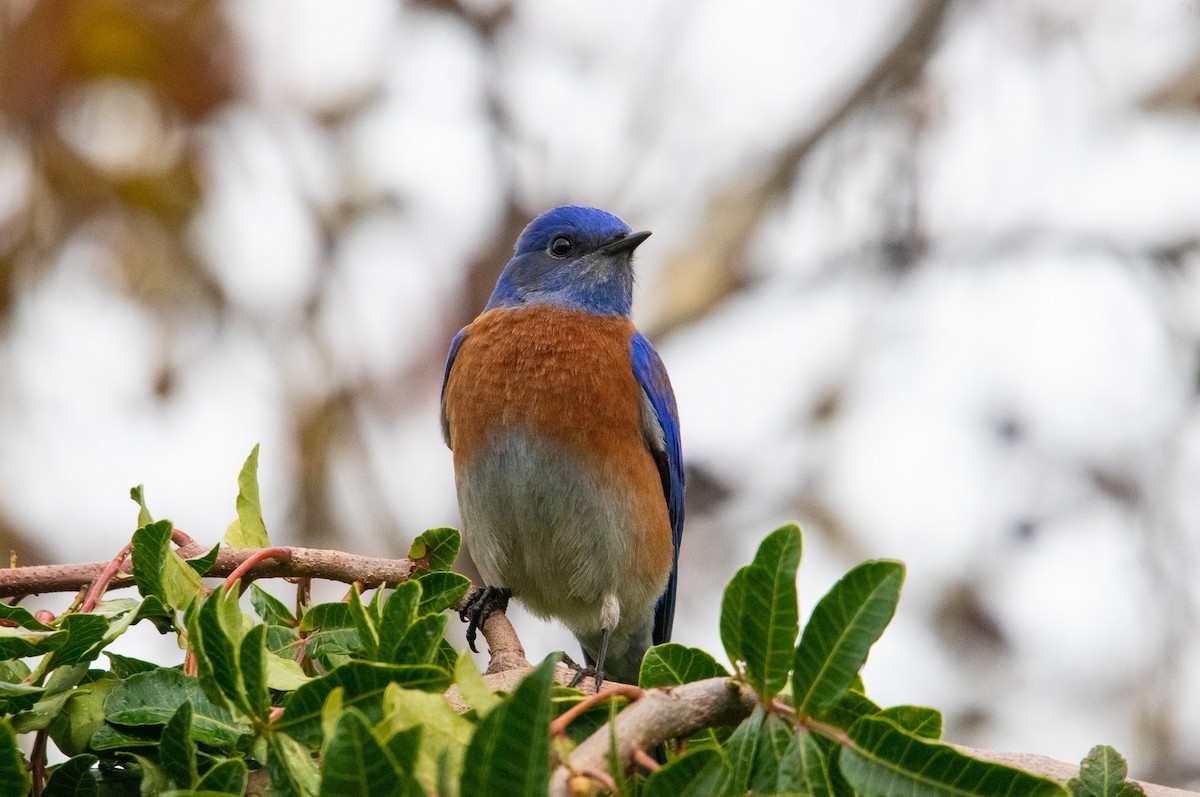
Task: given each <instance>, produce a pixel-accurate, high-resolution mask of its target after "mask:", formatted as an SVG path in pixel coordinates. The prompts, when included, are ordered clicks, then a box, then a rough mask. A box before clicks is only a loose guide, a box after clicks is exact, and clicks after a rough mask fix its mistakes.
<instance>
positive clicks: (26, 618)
mask: <svg viewBox="0 0 1200 797" xmlns="http://www.w3.org/2000/svg"><path fill="white" fill-rule="evenodd" d="M0 620H7V621H8V622H10V623H16V624H17V625H19V626H20V627H21V628H28V629H30V630H31V631H53V630H54V629H53V628H51V627H50V626H48V625H46V624H45V623H43V622H41V621H40V620H38V619H37V618H36V617H34V616H33V615H32V614H30V612H29V610H28V609H22V608H21V607H20V606H9V605H8V604H7V603H0Z"/></svg>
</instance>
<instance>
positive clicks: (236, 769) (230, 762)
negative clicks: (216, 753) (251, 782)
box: [196, 758, 249, 795]
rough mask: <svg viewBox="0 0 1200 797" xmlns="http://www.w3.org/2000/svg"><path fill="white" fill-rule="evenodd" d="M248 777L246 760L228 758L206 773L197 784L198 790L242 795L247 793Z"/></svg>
mask: <svg viewBox="0 0 1200 797" xmlns="http://www.w3.org/2000/svg"><path fill="white" fill-rule="evenodd" d="M248 778H249V772H247V770H246V762H245V761H243V760H242V759H240V758H227V759H225V760H224V761H219V762H218V763H217V764H216V765H214V766H213V767H212V768H211V769H209V770H208V771H207V772H205V773H204V777H202V778H200V782H199V783H197V784H196V790H197V791H208V792H216V793H218V794H235V795H241V794H245V793H246V781H247V779H248Z"/></svg>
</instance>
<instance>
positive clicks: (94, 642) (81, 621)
mask: <svg viewBox="0 0 1200 797" xmlns="http://www.w3.org/2000/svg"><path fill="white" fill-rule="evenodd" d="M109 622H110V621H109V619H108V618H107V617H102V616H100V615H98V614H67V615H63V617H61V618H60V619H59V628H61V629H62V630H64V631H66V632H67V639H66V641H65V642H64V643H63V644H62V647H60V648H59V649H58V650H56V651H54V652H53V653H51V654H50V660H49V662H48V663H47V664H46V665H45V667H46V669H47V670H51V669H57V668H59V667H68V666H70V665H72V664H86V663H87V662H90V661H93V660H94V659H95V658H96V657H97V656H99V655H100V649H101V647H102V645H101V642H102V641H103V640H104V636H105V634H107V633H108V628H109Z"/></svg>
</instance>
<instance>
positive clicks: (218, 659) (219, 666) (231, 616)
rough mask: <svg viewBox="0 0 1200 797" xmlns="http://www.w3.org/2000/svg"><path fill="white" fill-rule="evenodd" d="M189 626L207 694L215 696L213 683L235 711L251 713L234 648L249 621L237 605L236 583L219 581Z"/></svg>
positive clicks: (240, 641)
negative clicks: (228, 583)
mask: <svg viewBox="0 0 1200 797" xmlns="http://www.w3.org/2000/svg"><path fill="white" fill-rule="evenodd" d="M189 629H190V632H191V635H192V639H191V640H190V641H191V645H192V649H193V651H194V652H195V653H196V664H197V667H198V668H199V674H200V676H201V680H202V682H203V683H204V684H205V686H206V688H207V691H208V692H209V694H210V696H212V697H213V699H214V700H215V699H217V694H216V693H214V691H213V687H214V686H215V687H216V688H217V689H218V690H219V694H220V695H221V696H222V697H223V699H225V700H228V701H229V703H230V704H231V705H233V706H235V707H237V709H238V710H239V711H242V712H244V713H246V714H253V713H254V708H253V706H252V705H251V703H250V699H249V697H248V696H247V695H246V689H245V684H244V682H243V680H242V677H241V674H240V669H241V666H240V664H239V662H238V651H239V648H240V646H241V644H242V639H243V638H244V636H245V634H246V632H247V631H248V630H249V623H248V622H247V620H246V617H245V615H244V614H242V610H241V608H240V607H239V606H238V592H237V585H234V586H233V588H232V589H227V588H226V586H225V585H224V584H222V585H221V586H219V587H218V588H217V589H216V590H214V591H213V593H212V594H211V595H209V596H208V597H207V598H205V599H204V601H203V602H202V603H201V604H200V607H199V609H198V610H197V611H196V612H195V613H194V614H193V615H192V622H191V624H190V626H189Z"/></svg>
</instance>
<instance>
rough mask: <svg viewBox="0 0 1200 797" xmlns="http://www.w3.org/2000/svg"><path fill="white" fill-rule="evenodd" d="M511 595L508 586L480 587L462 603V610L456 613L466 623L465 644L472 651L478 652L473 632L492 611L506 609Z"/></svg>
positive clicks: (480, 626)
mask: <svg viewBox="0 0 1200 797" xmlns="http://www.w3.org/2000/svg"><path fill="white" fill-rule="evenodd" d="M511 597H512V590H511V589H509V588H508V587H482V588H480V589H477V590H475V594H474V595H472V596H471V597H470V598H469V599H468V600H467V602H466V603H465V604H464V605H463V608H462V611H460V612H459V613H458V619H460V620H462V621H463V622H464V623H467V645H469V646H470V648H471V650H472V651H474V652H475V653H478V652H479V651H478V650H477V649H476V647H475V632H476V631H478V630H479V629H480V628H483V624H484V623H486V622H487V619H488V618H489V617H491V616H492V613H493V612H497V611H500V612H503V611H505V610H506V609H508V601H509V599H510V598H511Z"/></svg>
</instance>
